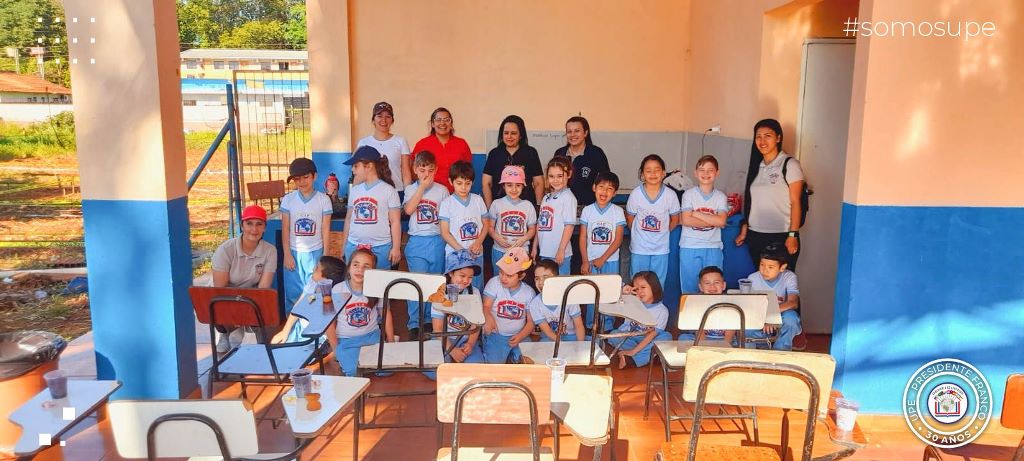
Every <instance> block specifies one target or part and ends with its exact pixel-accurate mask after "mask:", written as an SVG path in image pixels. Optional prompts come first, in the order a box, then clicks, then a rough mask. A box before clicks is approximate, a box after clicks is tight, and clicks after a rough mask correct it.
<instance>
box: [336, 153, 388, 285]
mask: <svg viewBox="0 0 1024 461" xmlns="http://www.w3.org/2000/svg"><path fill="white" fill-rule="evenodd" d="M345 164H346V165H352V187H350V188H349V194H348V216H346V217H345V229H344V230H343V231H342V237H344V238H345V240H344V242H345V260H346V261H348V260H349V258H350V257H351V255H352V252H353V251H355V250H356V249H357V248H366V249H368V250H370V251H372V252H373V254H374V255H376V256H377V269H390V268H391V266H392V265H394V264H398V262H399V261H401V260H402V249H401V247H399V246H398V245H395V244H394V243H393V242H401V241H402V211H401V203H399V201H398V192H396V191H395V187H394V181H392V180H391V169H390V167H389V166H388V160H387V158H385V157H383V156H381V155H380V152H377V149H374V148H373V147H370V146H363V147H360V148H359V149H356V152H355V153H354V154H352V158H350V159H348V161H346V162H345Z"/></svg>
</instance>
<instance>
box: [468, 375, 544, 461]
mask: <svg viewBox="0 0 1024 461" xmlns="http://www.w3.org/2000/svg"><path fill="white" fill-rule="evenodd" d="M477 389H516V390H518V391H521V392H522V393H523V394H525V395H526V399H527V400H528V401H529V410H530V449H531V451H532V452H533V461H540V437H539V436H538V435H537V432H538V431H537V400H536V399H535V398H534V396H533V392H530V389H528V388H527V387H526V386H524V385H523V384H522V383H516V382H511V381H491V382H472V383H469V384H467V385H466V386H465V387H463V388H462V390H461V391H459V396H458V398H457V399H455V421H454V422H453V424H452V461H458V459H459V426H460V425H461V424H462V404H463V401H464V400H465V399H466V396H467V395H469V393H470V392H473V391H475V390H477ZM556 440H557V438H556ZM556 453H557V450H556Z"/></svg>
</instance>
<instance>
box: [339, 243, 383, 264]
mask: <svg viewBox="0 0 1024 461" xmlns="http://www.w3.org/2000/svg"><path fill="white" fill-rule="evenodd" d="M391 247H392V245H391V244H390V243H385V244H383V245H377V246H375V247H372V248H370V251H372V252H373V254H374V256H376V257H377V266H376V268H377V269H391V261H388V253H391ZM356 248H358V245H356V244H354V243H352V242H345V263H346V264H348V263H349V262H351V261H352V259H351V258H352V253H353V252H355V251H356Z"/></svg>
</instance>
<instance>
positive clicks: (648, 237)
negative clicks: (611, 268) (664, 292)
mask: <svg viewBox="0 0 1024 461" xmlns="http://www.w3.org/2000/svg"><path fill="white" fill-rule="evenodd" d="M639 177H640V180H641V181H642V182H643V183H642V184H641V186H640V187H637V188H635V189H633V192H631V193H630V194H629V200H628V201H626V213H627V215H626V225H628V226H629V231H630V242H629V251H630V253H631V256H630V260H629V266H630V273H631V274H634V275H635V274H637V273H638V272H642V271H652V272H654V273H655V274H657V275H658V280H665V279H666V278H667V277H668V259H669V258H668V254H669V247H668V245H669V234H671V233H672V229H674V228H675V227H676V224H677V223H678V221H677V220H678V218H679V200H678V199H677V198H676V195H675V193H673V192H671V191H669V190H668V188H667V187H665V186H664V185H662V184H661V181H662V180H663V179H665V161H664V160H662V159H661V157H659V156H657V155H654V154H651V155H648V156H646V157H644V159H643V161H642V162H640V170H639Z"/></svg>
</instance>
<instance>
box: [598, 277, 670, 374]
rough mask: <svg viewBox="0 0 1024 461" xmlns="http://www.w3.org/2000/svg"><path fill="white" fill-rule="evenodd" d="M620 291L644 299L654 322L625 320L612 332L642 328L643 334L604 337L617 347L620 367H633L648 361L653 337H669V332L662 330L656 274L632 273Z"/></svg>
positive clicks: (665, 310)
mask: <svg viewBox="0 0 1024 461" xmlns="http://www.w3.org/2000/svg"><path fill="white" fill-rule="evenodd" d="M622 292H623V293H625V294H633V295H636V297H637V298H640V302H642V303H644V306H645V307H646V308H647V311H648V312H650V313H651V315H652V316H653V317H654V326H653V327H649V326H645V325H640V324H637V323H636V322H635V321H633V320H626V321H625V322H623V323H622V325H620V326H619V328H617V329H616V330H615V332H617V333H630V332H639V331H643V332H644V334H643V335H642V336H640V335H637V336H628V337H624V338H609V339H608V343H609V344H611V345H612V346H616V347H618V348H620V350H619V352H618V356H619V369H620V370H621V369H623V368H626V366H627V365H629V366H634V367H642V366H644V365H647V364H648V363H649V362H650V361H651V347H652V346H653V345H654V341H670V340H672V335H670V334H668V332H666V331H665V327H666V326H667V325H668V308H667V307H665V305H664V304H662V302H661V300H662V297H663V294H664V292H663V291H662V289H661V282H660V281H659V280H658V275H657V274H655V273H654V272H651V271H640V272H637V273H636V275H634V276H633V284H632V285H626V286H625V287H623V288H622Z"/></svg>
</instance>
